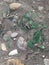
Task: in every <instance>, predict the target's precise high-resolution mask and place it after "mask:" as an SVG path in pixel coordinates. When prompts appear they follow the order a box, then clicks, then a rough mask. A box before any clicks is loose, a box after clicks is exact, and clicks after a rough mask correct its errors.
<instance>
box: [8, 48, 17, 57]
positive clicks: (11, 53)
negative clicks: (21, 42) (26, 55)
mask: <svg viewBox="0 0 49 65" xmlns="http://www.w3.org/2000/svg"><path fill="white" fill-rule="evenodd" d="M16 54H18V51H17V49H14V50H12V51H10V53H9V54H8V55H9V56H11V55H16Z"/></svg>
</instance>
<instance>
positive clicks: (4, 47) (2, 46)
mask: <svg viewBox="0 0 49 65" xmlns="http://www.w3.org/2000/svg"><path fill="white" fill-rule="evenodd" d="M1 49H2V50H3V51H7V48H6V45H5V44H4V43H2V44H1Z"/></svg>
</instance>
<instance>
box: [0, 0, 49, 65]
mask: <svg viewBox="0 0 49 65" xmlns="http://www.w3.org/2000/svg"><path fill="white" fill-rule="evenodd" d="M6 1H7V2H6ZM5 2H6V3H7V4H9V3H11V2H20V3H22V4H23V6H22V7H21V8H19V9H18V10H16V11H13V12H12V13H11V14H16V13H17V14H18V16H22V15H23V14H24V13H25V12H27V11H30V10H32V11H36V12H39V13H41V15H42V16H41V18H40V17H39V18H38V19H36V20H37V21H40V22H43V23H45V24H46V25H47V29H46V32H45V35H46V36H47V41H46V42H47V43H45V45H47V46H48V47H47V48H46V49H48V51H40V50H38V51H37V52H39V51H40V52H39V54H37V55H35V56H33V55H34V52H33V54H32V55H30V56H33V57H32V58H30V56H29V58H30V59H29V60H25V55H26V53H27V52H32V50H31V49H28V50H27V51H24V52H23V51H20V50H19V49H18V51H19V54H18V55H16V56H11V57H9V56H8V53H9V51H11V50H13V49H15V48H16V46H15V45H16V41H13V40H10V41H9V43H10V44H11V47H10V49H8V51H7V52H3V51H1V50H0V65H7V64H6V61H7V59H8V58H19V59H21V60H22V61H23V62H24V63H25V65H44V62H43V60H44V59H43V58H42V55H45V56H46V58H49V0H0V17H2V15H1V13H2V11H3V10H5V9H2V8H4V6H2V5H3V3H5ZM39 6H42V7H43V9H42V10H41V11H40V10H39ZM5 8H6V7H5ZM4 25H5V26H6V27H5V29H6V30H12V31H15V30H14V29H10V26H12V25H13V23H12V22H11V21H10V20H8V19H5V20H4ZM16 31H18V32H20V33H21V35H22V36H23V37H24V38H25V39H26V38H27V34H25V33H24V32H22V31H21V30H19V29H18V28H17V29H16ZM4 32H5V31H4ZM24 35H25V36H24ZM30 37H31V35H30ZM0 41H1V42H5V41H4V40H3V39H2V35H0ZM5 43H6V42H5ZM48 65H49V64H48Z"/></svg>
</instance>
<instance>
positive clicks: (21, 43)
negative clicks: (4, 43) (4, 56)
mask: <svg viewBox="0 0 49 65" xmlns="http://www.w3.org/2000/svg"><path fill="white" fill-rule="evenodd" d="M17 46H18V48H19V49H21V50H26V48H27V42H26V41H25V40H24V38H23V37H19V39H18V41H17Z"/></svg>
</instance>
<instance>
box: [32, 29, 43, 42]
mask: <svg viewBox="0 0 49 65" xmlns="http://www.w3.org/2000/svg"><path fill="white" fill-rule="evenodd" d="M41 35H42V29H41V30H38V31H36V32H35V33H34V35H33V41H34V43H38V42H39V41H40V36H41Z"/></svg>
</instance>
